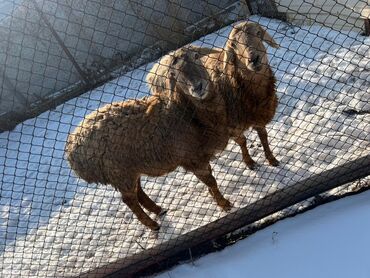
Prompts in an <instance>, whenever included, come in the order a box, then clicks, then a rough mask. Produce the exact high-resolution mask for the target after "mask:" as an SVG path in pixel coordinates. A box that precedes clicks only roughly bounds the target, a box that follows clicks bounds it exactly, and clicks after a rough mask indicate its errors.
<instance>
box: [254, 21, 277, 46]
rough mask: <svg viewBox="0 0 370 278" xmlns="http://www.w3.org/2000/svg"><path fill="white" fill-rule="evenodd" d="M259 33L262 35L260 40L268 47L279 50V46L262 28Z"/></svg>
mask: <svg viewBox="0 0 370 278" xmlns="http://www.w3.org/2000/svg"><path fill="white" fill-rule="evenodd" d="M259 28H260V31H261V33H262V40H263V41H264V42H266V43H267V44H268V45H270V46H271V47H273V48H280V45H279V44H278V43H277V42H276V41H275V40H274V39H273V38H272V37H271V36H270V34H269V33H267V31H266V30H265V29H263V28H262V27H260V26H259Z"/></svg>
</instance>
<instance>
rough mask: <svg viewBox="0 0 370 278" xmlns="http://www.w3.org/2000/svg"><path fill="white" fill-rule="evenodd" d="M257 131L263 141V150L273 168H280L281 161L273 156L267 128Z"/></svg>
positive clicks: (257, 128)
mask: <svg viewBox="0 0 370 278" xmlns="http://www.w3.org/2000/svg"><path fill="white" fill-rule="evenodd" d="M254 129H255V130H257V133H258V136H259V138H260V140H261V143H262V147H263V150H264V152H265V156H266V158H267V160H268V162H269V163H270V165H272V166H278V165H279V161H278V160H277V159H276V158H275V156H274V155H273V154H272V151H271V149H270V146H269V143H268V139H267V131H266V128H265V127H255V128H254Z"/></svg>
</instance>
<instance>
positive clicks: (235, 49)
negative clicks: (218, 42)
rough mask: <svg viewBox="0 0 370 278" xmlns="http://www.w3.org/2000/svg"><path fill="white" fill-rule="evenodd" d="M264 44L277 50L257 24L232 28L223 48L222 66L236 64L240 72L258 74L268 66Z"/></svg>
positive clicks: (269, 37) (242, 24) (245, 23)
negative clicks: (247, 71)
mask: <svg viewBox="0 0 370 278" xmlns="http://www.w3.org/2000/svg"><path fill="white" fill-rule="evenodd" d="M263 42H266V43H267V44H269V45H270V46H271V47H274V48H279V45H278V44H277V43H276V42H275V40H274V39H273V38H272V37H271V36H270V35H269V34H268V33H267V31H266V30H264V29H263V28H262V27H261V26H260V25H259V24H257V23H252V22H243V23H239V24H237V25H236V26H234V28H233V30H232V31H231V33H230V35H229V39H228V41H227V44H226V47H225V57H224V65H225V67H227V65H228V64H234V63H235V62H236V61H237V62H238V67H239V68H241V70H245V69H247V70H249V71H254V72H259V71H261V70H263V69H264V68H266V66H267V65H268V60H267V54H266V48H265V46H264V45H263Z"/></svg>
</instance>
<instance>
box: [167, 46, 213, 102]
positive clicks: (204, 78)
mask: <svg viewBox="0 0 370 278" xmlns="http://www.w3.org/2000/svg"><path fill="white" fill-rule="evenodd" d="M200 56H201V53H199V51H197V49H196V48H193V47H191V46H190V47H188V48H186V47H184V48H182V49H179V50H177V51H175V52H174V53H173V55H172V56H171V61H170V63H169V65H168V67H169V71H168V82H169V85H168V88H169V90H170V94H171V92H174V90H175V88H176V90H178V91H180V92H181V93H183V94H185V95H187V96H188V97H190V99H192V100H204V99H206V98H207V97H208V96H209V93H210V90H209V86H210V82H209V75H208V72H207V70H206V69H205V68H204V66H203V64H202V62H201V60H200Z"/></svg>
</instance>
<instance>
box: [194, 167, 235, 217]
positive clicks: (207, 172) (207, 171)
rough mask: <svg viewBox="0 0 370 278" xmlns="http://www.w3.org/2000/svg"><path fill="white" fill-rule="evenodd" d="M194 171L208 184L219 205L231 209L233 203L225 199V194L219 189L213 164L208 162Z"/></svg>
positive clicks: (227, 209) (225, 209)
mask: <svg viewBox="0 0 370 278" xmlns="http://www.w3.org/2000/svg"><path fill="white" fill-rule="evenodd" d="M192 172H193V173H194V175H195V176H196V177H197V178H198V179H200V180H201V181H202V182H204V183H205V184H206V185H207V187H208V190H209V192H210V193H211V195H212V197H213V199H214V200H215V201H216V203H217V205H218V206H220V207H221V208H222V209H223V210H224V211H229V210H230V209H231V208H232V205H231V203H230V202H229V201H228V200H227V199H225V198H224V196H222V194H221V192H220V190H219V189H218V186H217V182H216V179H215V177H214V176H213V175H212V169H211V165H209V164H208V165H206V167H205V168H204V167H202V168H201V169H199V168H198V169H196V170H193V171H192Z"/></svg>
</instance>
